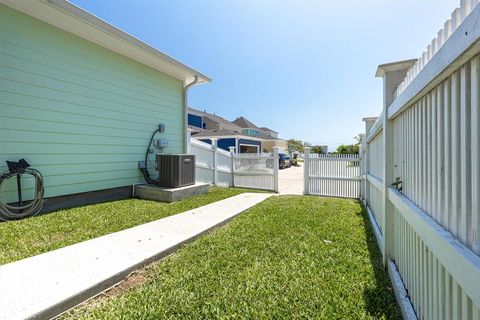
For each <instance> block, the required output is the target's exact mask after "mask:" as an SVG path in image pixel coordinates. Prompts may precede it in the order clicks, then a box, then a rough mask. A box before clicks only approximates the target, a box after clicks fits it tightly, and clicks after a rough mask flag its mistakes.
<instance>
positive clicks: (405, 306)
mask: <svg viewBox="0 0 480 320" xmlns="http://www.w3.org/2000/svg"><path fill="white" fill-rule="evenodd" d="M388 275H389V276H390V280H391V281H392V285H393V289H394V291H395V298H396V299H397V303H398V305H399V306H400V309H401V310H402V316H403V319H405V320H417V314H416V313H415V309H414V308H413V305H412V303H411V302H410V298H409V296H408V293H407V290H406V289H405V286H404V285H403V281H402V278H401V277H400V273H398V270H397V266H396V265H395V263H394V262H393V261H392V260H388Z"/></svg>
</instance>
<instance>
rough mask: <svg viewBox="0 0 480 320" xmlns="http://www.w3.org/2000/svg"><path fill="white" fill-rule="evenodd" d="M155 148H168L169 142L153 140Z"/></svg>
mask: <svg viewBox="0 0 480 320" xmlns="http://www.w3.org/2000/svg"><path fill="white" fill-rule="evenodd" d="M153 146H154V147H155V148H156V149H163V148H166V147H168V140H167V139H155V140H153Z"/></svg>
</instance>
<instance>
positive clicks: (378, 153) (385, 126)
mask: <svg viewBox="0 0 480 320" xmlns="http://www.w3.org/2000/svg"><path fill="white" fill-rule="evenodd" d="M476 4H477V1H462V6H461V8H459V9H456V10H455V12H454V16H455V17H454V18H455V19H452V20H450V21H449V22H447V23H446V29H445V30H447V29H448V32H447V31H445V30H443V31H442V32H443V36H442V34H439V38H438V39H440V40H435V43H432V44H431V45H430V46H429V49H428V52H429V53H428V55H425V54H424V56H425V57H423V58H422V59H421V60H419V62H417V64H416V65H415V66H414V67H413V71H412V70H410V71H409V72H408V73H407V76H406V78H405V80H404V81H403V82H401V83H400V85H399V87H398V89H397V91H396V94H395V95H394V98H393V101H392V102H391V103H390V104H389V105H387V103H385V105H384V110H383V112H382V114H381V115H380V117H379V118H378V120H377V121H376V122H375V123H372V122H373V121H371V120H369V121H370V122H369V123H367V129H366V134H365V137H366V139H365V141H364V145H363V147H362V168H363V171H364V175H363V177H364V178H365V180H364V182H363V183H364V186H363V188H362V199H363V201H364V203H365V204H366V206H367V209H368V212H369V217H370V219H371V220H372V224H373V225H374V229H375V233H376V236H377V239H378V243H379V246H380V248H381V251H382V254H383V256H384V262H385V264H386V266H388V269H389V272H390V274H391V277H392V279H401V281H402V283H401V288H400V287H398V286H397V287H396V291H397V293H398V292H400V291H402V290H404V291H405V292H406V294H407V295H408V299H405V298H404V297H403V299H402V297H399V299H398V300H399V301H400V302H401V303H402V308H403V311H404V316H405V317H406V318H419V319H480V55H479V52H480V45H479V43H480V32H479V28H478V22H479V21H480V6H476ZM466 30H467V31H468V32H467V31H466ZM467 35H468V37H467ZM470 36H471V38H470ZM447 38H449V39H451V41H450V40H449V41H447ZM460 40H462V41H463V42H465V43H463V45H462V46H459V45H458V42H459V41H460ZM459 48H463V49H462V50H463V51H459ZM452 53H455V54H456V55H455V56H451V55H452ZM448 55H450V56H449V59H445V56H448ZM445 61H449V63H448V65H443V64H444V63H445ZM427 62H428V64H429V65H428V66H426V64H427ZM419 66H420V67H419ZM424 68H427V69H428V70H424V71H425V72H423V73H421V72H420V71H421V70H422V69H424ZM433 70H434V71H435V72H433ZM426 71H428V72H426ZM412 72H413V73H412ZM384 77H387V80H386V81H388V74H385V75H384ZM387 100H388V99H384V101H387ZM394 283H395V282H394Z"/></svg>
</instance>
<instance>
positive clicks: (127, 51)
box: [0, 0, 211, 84]
mask: <svg viewBox="0 0 480 320" xmlns="http://www.w3.org/2000/svg"><path fill="white" fill-rule="evenodd" d="M0 3H2V4H4V5H6V6H8V7H11V8H12V9H15V10H17V11H20V12H22V13H25V14H27V15H29V16H32V17H34V18H36V19H39V20H41V21H43V22H46V23H48V24H50V25H52V26H54V27H57V28H59V29H62V30H64V31H66V32H69V33H71V34H74V35H76V36H78V37H81V38H83V39H85V40H87V41H90V42H93V43H95V44H97V45H100V46H102V47H104V48H106V49H109V50H111V51H113V52H116V53H119V54H121V55H123V56H125V57H128V58H130V59H132V60H135V61H138V62H140V63H142V64H144V65H147V66H149V67H152V68H154V69H156V70H158V71H160V72H162V73H165V74H167V75H169V76H172V77H174V78H176V79H179V80H182V81H183V82H184V84H187V83H190V82H192V81H194V79H195V76H197V77H198V79H199V83H207V82H210V81H211V79H210V78H209V77H208V76H206V75H204V74H202V73H200V72H198V71H196V70H194V69H192V68H191V67H189V66H187V65H185V64H183V63H181V62H180V61H178V60H176V59H174V58H172V57H170V56H169V55H167V54H165V53H163V52H161V51H159V50H157V49H155V48H153V47H152V46H149V45H148V44H146V43H145V42H142V41H140V40H139V39H137V38H135V37H133V36H132V35H130V34H128V33H126V32H124V31H122V30H120V29H119V28H117V27H114V26H113V25H111V24H109V23H108V22H106V21H104V20H102V19H100V18H98V17H96V16H94V15H92V14H91V13H89V12H87V11H85V10H83V9H82V8H80V7H78V6H76V5H74V4H72V3H70V2H68V1H65V0H29V1H18V0H0Z"/></svg>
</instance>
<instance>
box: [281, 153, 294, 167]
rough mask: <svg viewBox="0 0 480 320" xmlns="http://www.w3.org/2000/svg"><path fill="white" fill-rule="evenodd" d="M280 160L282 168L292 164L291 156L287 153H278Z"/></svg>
mask: <svg viewBox="0 0 480 320" xmlns="http://www.w3.org/2000/svg"><path fill="white" fill-rule="evenodd" d="M278 161H279V164H280V165H279V166H280V169H285V168H290V167H291V166H292V163H291V162H290V157H289V156H288V155H286V154H285V153H279V154H278Z"/></svg>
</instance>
